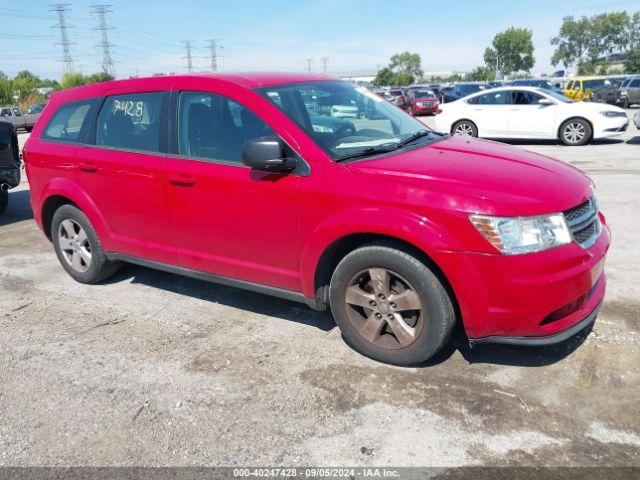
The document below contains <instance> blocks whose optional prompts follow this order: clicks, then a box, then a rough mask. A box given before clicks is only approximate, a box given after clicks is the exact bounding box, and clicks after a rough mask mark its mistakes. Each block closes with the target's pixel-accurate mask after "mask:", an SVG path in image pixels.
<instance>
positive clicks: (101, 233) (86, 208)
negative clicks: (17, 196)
mask: <svg viewBox="0 0 640 480" xmlns="http://www.w3.org/2000/svg"><path fill="white" fill-rule="evenodd" d="M41 198H42V202H41V208H40V212H39V213H40V221H41V225H42V230H43V231H44V233H45V235H47V238H49V240H51V221H52V219H53V214H54V213H55V211H56V210H57V209H58V208H60V207H61V206H62V205H68V204H71V205H74V206H75V207H77V208H79V209H80V210H82V212H83V213H84V214H85V215H86V216H87V218H88V219H89V221H90V222H91V225H92V226H93V228H94V229H95V231H96V233H97V235H98V237H99V238H100V241H101V242H104V241H105V240H107V239H108V238H110V230H109V228H108V227H107V223H106V221H105V219H104V217H103V216H102V214H101V213H100V211H99V209H98V207H97V206H96V205H95V203H94V202H93V200H92V199H91V197H90V196H89V195H88V194H87V192H85V191H84V190H83V189H82V188H81V187H80V186H79V185H78V184H76V183H75V182H73V181H72V180H70V179H67V178H55V179H52V180H51V181H50V182H49V183H48V184H47V185H46V186H45V188H44V189H43V194H42V196H41Z"/></svg>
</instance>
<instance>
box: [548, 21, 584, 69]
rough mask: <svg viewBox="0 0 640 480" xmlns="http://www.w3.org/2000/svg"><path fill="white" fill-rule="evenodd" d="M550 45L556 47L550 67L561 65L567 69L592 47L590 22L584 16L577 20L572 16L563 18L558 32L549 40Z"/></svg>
mask: <svg viewBox="0 0 640 480" xmlns="http://www.w3.org/2000/svg"><path fill="white" fill-rule="evenodd" d="M551 45H556V49H555V51H554V52H553V56H552V57H551V64H552V65H554V66H556V65H558V64H560V63H562V64H563V65H564V66H565V67H569V66H571V65H574V64H577V63H579V62H580V60H581V59H582V58H583V57H584V56H585V55H586V53H587V52H588V51H589V47H590V46H591V45H592V40H591V22H590V20H589V19H588V18H587V17H584V16H583V17H582V18H581V19H579V20H575V19H574V18H573V17H572V16H568V17H564V18H563V19H562V25H561V26H560V32H559V33H558V35H557V36H555V37H553V38H552V39H551Z"/></svg>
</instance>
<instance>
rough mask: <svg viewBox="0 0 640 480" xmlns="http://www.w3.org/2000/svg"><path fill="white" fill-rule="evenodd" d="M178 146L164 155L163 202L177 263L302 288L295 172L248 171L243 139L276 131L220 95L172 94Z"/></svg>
mask: <svg viewBox="0 0 640 480" xmlns="http://www.w3.org/2000/svg"><path fill="white" fill-rule="evenodd" d="M176 108H177V129H176V130H177V133H176V134H177V137H178V139H177V148H176V149H177V152H175V154H170V155H169V157H168V159H167V178H166V188H167V203H168V207H169V211H170V224H171V232H172V237H173V242H174V245H175V247H176V249H177V252H178V262H179V264H180V265H181V266H183V267H185V268H189V269H193V270H198V271H204V272H208V273H213V274H217V275H222V276H225V277H231V278H236V279H241V280H246V281H250V282H254V283H260V284H265V285H271V286H276V287H280V288H285V289H289V290H300V278H299V276H300V275H299V259H298V253H299V240H298V223H299V205H298V185H299V178H300V177H298V176H297V175H296V174H293V173H291V174H274V173H266V172H259V171H255V170H252V169H250V168H248V167H246V166H245V165H243V163H242V148H243V144H244V142H245V141H247V140H249V139H252V138H257V137H262V136H266V135H274V132H273V130H271V129H270V128H269V127H268V126H267V125H266V124H265V123H264V122H263V121H262V120H260V119H259V118H258V117H257V116H256V115H254V114H253V113H252V111H251V110H249V109H248V108H246V107H245V106H243V105H241V104H240V103H238V102H235V101H233V100H231V99H229V98H227V97H225V96H223V95H219V94H215V93H210V92H180V93H179V94H178V95H177V107H176Z"/></svg>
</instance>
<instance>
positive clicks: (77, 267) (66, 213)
mask: <svg viewBox="0 0 640 480" xmlns="http://www.w3.org/2000/svg"><path fill="white" fill-rule="evenodd" d="M51 240H52V242H53V248H54V249H55V251H56V255H57V256H58V260H60V263H61V264H62V267H63V268H64V269H65V270H66V271H67V273H68V274H69V275H71V277H73V279H74V280H76V281H78V282H80V283H89V284H93V283H98V282H100V281H102V280H105V279H107V278H109V277H110V276H112V275H113V274H114V273H116V271H117V270H118V265H117V264H116V263H113V262H111V261H109V259H108V258H107V256H106V255H105V253H104V250H103V249H102V246H101V245H100V241H99V240H98V236H97V235H96V232H95V230H94V229H93V226H92V225H91V222H89V219H88V218H87V216H86V215H85V214H84V213H83V212H82V211H81V210H80V209H78V208H77V207H75V206H73V205H63V206H62V207H60V208H59V209H58V210H56V212H55V213H54V214H53V220H52V222H51Z"/></svg>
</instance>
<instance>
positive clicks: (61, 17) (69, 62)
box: [49, 3, 75, 72]
mask: <svg viewBox="0 0 640 480" xmlns="http://www.w3.org/2000/svg"><path fill="white" fill-rule="evenodd" d="M70 6H71V4H70V3H54V4H50V5H49V7H50V8H49V11H50V12H53V13H55V14H57V15H58V25H57V26H55V27H53V28H57V29H59V30H60V41H59V42H58V43H57V45H60V46H61V47H62V63H63V64H64V67H63V68H64V71H65V72H72V71H74V70H75V65H74V63H73V58H72V57H71V42H70V41H69V36H68V35H67V29H68V28H70V27H69V25H68V24H67V13H68V12H69V11H70V10H71V8H70Z"/></svg>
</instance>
